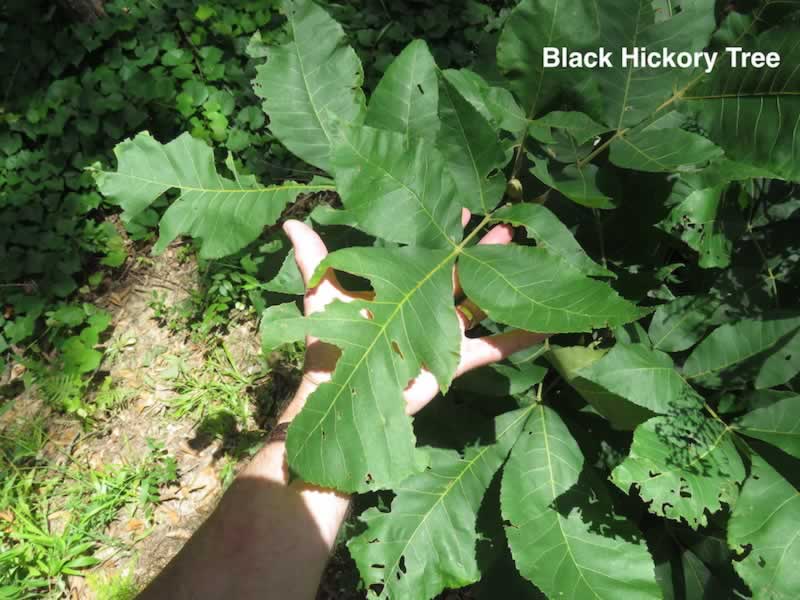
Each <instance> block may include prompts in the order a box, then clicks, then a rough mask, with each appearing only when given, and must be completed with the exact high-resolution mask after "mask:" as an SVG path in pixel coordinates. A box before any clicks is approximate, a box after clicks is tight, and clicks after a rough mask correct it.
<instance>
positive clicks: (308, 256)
mask: <svg viewBox="0 0 800 600" xmlns="http://www.w3.org/2000/svg"><path fill="white" fill-rule="evenodd" d="M283 230H284V231H285V232H286V235H287V236H288V237H289V240H290V241H291V242H292V246H293V247H294V259H295V262H296V263H297V268H298V269H299V270H300V275H301V276H302V278H303V283H304V284H305V286H306V294H305V297H304V298H303V305H304V308H305V314H306V315H310V314H313V313H315V312H320V311H321V310H322V309H323V308H325V306H327V305H328V304H330V303H331V302H333V301H334V300H341V301H342V302H350V301H352V300H353V296H351V295H350V294H347V293H346V292H345V291H344V290H343V289H342V287H341V285H339V282H338V280H337V279H336V275H335V274H334V272H333V269H328V270H327V271H326V272H325V274H324V275H323V276H322V278H321V279H320V281H319V283H318V284H317V285H316V286H314V287H313V288H311V289H309V288H308V283H309V281H310V280H311V278H312V277H313V276H314V272H315V271H316V270H317V267H319V264H320V263H321V262H322V261H323V260H325V257H326V256H328V249H327V248H326V247H325V242H323V241H322V239H321V238H320V237H319V236H318V235H317V234H316V232H315V231H314V230H313V229H311V227H309V226H308V225H306V224H305V223H301V222H300V221H294V220H290V221H286V222H285V223H284V224H283Z"/></svg>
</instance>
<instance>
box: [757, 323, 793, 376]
mask: <svg viewBox="0 0 800 600" xmlns="http://www.w3.org/2000/svg"><path fill="white" fill-rule="evenodd" d="M798 373H800V329H798V330H797V331H796V332H795V334H794V335H789V336H788V337H786V338H783V339H782V340H781V341H780V342H778V345H777V346H775V347H774V348H773V349H772V350H770V351H769V352H768V355H767V356H766V358H765V360H764V363H763V364H762V365H761V368H760V369H759V371H758V375H757V376H756V380H755V386H756V389H759V390H763V389H767V388H771V387H777V386H779V385H783V384H785V383H788V382H790V381H791V380H792V379H794V378H795V376H796V375H797V374H798Z"/></svg>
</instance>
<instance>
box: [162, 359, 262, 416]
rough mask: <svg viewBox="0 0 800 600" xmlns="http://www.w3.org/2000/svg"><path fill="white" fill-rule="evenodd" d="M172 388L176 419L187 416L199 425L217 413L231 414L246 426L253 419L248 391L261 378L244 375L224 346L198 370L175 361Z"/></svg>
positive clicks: (179, 360) (180, 361) (171, 372)
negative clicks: (249, 419) (195, 420)
mask: <svg viewBox="0 0 800 600" xmlns="http://www.w3.org/2000/svg"><path fill="white" fill-rule="evenodd" d="M168 375H169V376H171V378H172V388H173V390H174V391H175V393H176V396H175V398H173V399H172V400H171V401H170V408H171V409H172V412H173V414H174V416H175V417H177V418H182V417H185V416H187V415H189V416H193V417H195V418H196V419H197V420H198V421H201V420H203V419H204V418H205V417H208V416H209V415H212V414H214V413H220V412H222V413H228V414H230V415H232V416H233V417H234V418H235V419H236V421H237V422H238V423H239V424H241V425H244V424H245V423H246V422H247V419H248V417H249V416H250V396H249V395H248V393H247V392H248V389H249V388H251V387H252V386H253V384H254V383H255V381H256V379H258V376H257V375H256V376H252V375H245V374H244V373H242V371H241V369H239V367H238V366H237V365H236V361H235V360H234V359H233V357H232V356H231V353H230V352H229V351H228V348H227V346H225V344H221V345H220V346H218V347H216V348H214V349H212V350H211V352H210V354H209V355H208V358H207V359H206V361H205V363H204V364H203V365H202V367H201V368H199V369H190V368H188V367H187V365H186V364H185V362H184V361H183V360H181V359H180V358H175V359H173V365H172V369H170V370H169V373H168Z"/></svg>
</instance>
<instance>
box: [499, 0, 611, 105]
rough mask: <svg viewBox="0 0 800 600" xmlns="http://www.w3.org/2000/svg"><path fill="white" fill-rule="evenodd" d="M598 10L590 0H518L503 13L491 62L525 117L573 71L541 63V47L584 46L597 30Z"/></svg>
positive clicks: (550, 98)
mask: <svg viewBox="0 0 800 600" xmlns="http://www.w3.org/2000/svg"><path fill="white" fill-rule="evenodd" d="M599 10H600V9H599V6H598V5H597V3H595V2H591V1H590V0H573V1H570V2H568V3H564V2H562V1H560V0H522V2H520V3H519V4H517V6H516V7H515V8H514V10H513V11H512V12H511V14H510V15H509V17H508V20H507V21H506V24H505V27H503V31H502V32H501V34H500V40H499V41H498V44H497V65H498V66H499V67H500V69H501V70H502V71H503V72H504V73H505V75H506V77H507V78H508V80H509V85H510V87H511V89H512V91H514V93H515V94H516V95H517V98H518V99H519V100H520V103H521V104H522V107H523V110H524V112H525V114H526V115H527V117H528V118H529V119H532V118H534V117H535V116H536V115H537V114H540V113H542V112H543V111H544V109H545V108H546V107H547V106H548V105H549V104H550V103H551V102H552V101H553V100H554V99H555V98H556V96H557V95H558V93H559V92H560V91H561V90H563V89H565V88H567V87H569V85H570V84H572V83H573V82H574V81H575V80H576V77H577V75H576V73H577V72H576V71H570V70H569V69H543V68H542V65H543V64H544V48H546V47H561V46H564V47H567V48H570V49H580V48H588V47H590V46H591V45H592V44H593V42H594V41H595V40H596V38H597V35H598V33H599V31H598V18H599V15H598V12H599Z"/></svg>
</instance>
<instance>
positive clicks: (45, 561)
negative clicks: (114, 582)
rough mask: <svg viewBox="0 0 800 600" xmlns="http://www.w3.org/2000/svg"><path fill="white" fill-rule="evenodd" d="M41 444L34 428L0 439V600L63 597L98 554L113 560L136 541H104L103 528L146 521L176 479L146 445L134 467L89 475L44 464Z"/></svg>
mask: <svg viewBox="0 0 800 600" xmlns="http://www.w3.org/2000/svg"><path fill="white" fill-rule="evenodd" d="M47 441H48V436H47V432H46V431H45V429H44V427H43V425H42V424H41V423H40V422H35V423H32V424H30V425H28V426H26V427H24V428H19V429H16V430H12V431H10V432H7V433H6V434H4V435H3V436H2V438H0V472H2V473H3V475H2V477H3V479H2V483H0V599H5V598H15V599H17V598H20V599H22V598H56V597H64V596H66V595H67V593H68V592H67V590H68V581H67V577H68V576H70V575H84V574H85V573H86V571H87V570H88V569H91V568H92V567H95V566H97V565H98V564H100V563H101V560H100V559H99V558H98V557H97V556H96V555H97V554H98V552H99V551H100V550H101V549H103V548H111V549H112V555H113V554H114V553H115V552H118V551H123V550H128V549H129V548H130V546H131V545H132V543H134V542H135V541H136V540H134V541H133V542H130V543H125V542H123V541H122V540H118V539H112V538H110V537H109V536H108V535H107V533H106V532H107V529H108V526H109V525H110V524H111V523H112V522H113V521H115V520H116V519H119V518H125V517H126V516H127V517H130V518H132V517H133V516H135V515H140V516H141V517H143V518H144V519H145V520H147V521H150V519H151V518H152V514H153V511H154V509H155V507H156V506H157V505H158V503H159V502H160V493H159V490H160V488H161V487H163V486H164V485H167V484H169V483H172V482H174V481H176V480H177V470H176V462H175V459H174V457H172V456H170V455H169V454H168V453H167V452H166V450H164V447H163V446H162V445H161V444H159V443H157V442H154V441H150V442H149V443H148V452H147V454H146V455H145V456H144V457H143V458H142V459H140V460H138V461H135V462H132V463H123V464H112V465H103V466H102V467H100V468H94V469H93V468H89V467H88V466H87V465H85V464H83V463H79V462H77V461H75V460H73V459H71V457H69V456H64V457H63V458H65V459H66V460H63V461H56V460H46V459H44V458H43V450H44V448H45V446H46V444H47ZM143 535H146V533H145V534H143ZM120 586H121V589H122V587H124V586H122V584H120ZM128 587H130V586H128ZM107 597H108V598H114V597H125V596H107ZM128 597H130V596H128Z"/></svg>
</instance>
